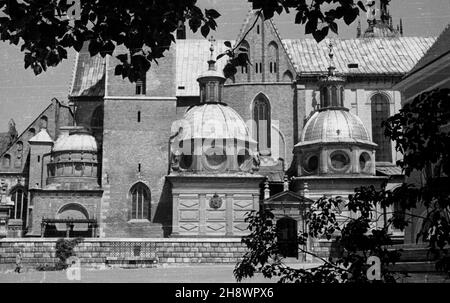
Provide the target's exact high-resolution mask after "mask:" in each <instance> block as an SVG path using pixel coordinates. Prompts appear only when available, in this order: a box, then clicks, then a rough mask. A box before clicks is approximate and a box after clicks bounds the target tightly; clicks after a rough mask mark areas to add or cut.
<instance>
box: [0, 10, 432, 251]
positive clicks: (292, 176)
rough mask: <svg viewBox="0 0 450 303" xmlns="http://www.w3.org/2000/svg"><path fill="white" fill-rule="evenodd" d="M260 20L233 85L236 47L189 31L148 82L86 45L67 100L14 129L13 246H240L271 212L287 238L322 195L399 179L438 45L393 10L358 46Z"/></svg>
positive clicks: (5, 186)
mask: <svg viewBox="0 0 450 303" xmlns="http://www.w3.org/2000/svg"><path fill="white" fill-rule="evenodd" d="M256 18H258V16H257V14H255V13H254V12H253V11H250V12H249V14H248V16H247V19H246V20H245V22H244V24H243V26H242V29H241V31H240V33H238V34H237V37H234V40H233V41H232V43H235V44H239V47H240V48H245V49H246V50H247V51H248V54H249V58H250V62H251V64H249V65H247V66H243V67H239V68H238V71H237V73H236V74H235V76H234V77H232V78H231V79H230V78H229V79H226V78H225V77H224V76H223V72H222V70H223V67H224V66H225V64H226V62H227V58H226V56H224V57H222V58H220V59H218V60H216V58H217V55H219V54H221V53H224V52H225V51H226V50H227V47H226V46H225V45H224V42H225V41H224V40H217V41H216V40H214V39H210V40H193V39H186V35H185V32H184V28H183V26H181V27H180V29H179V30H178V31H177V40H176V43H175V44H174V45H173V46H172V47H171V49H170V51H168V52H167V53H166V55H165V57H164V58H162V59H161V60H160V61H159V64H158V65H152V66H151V68H150V70H149V71H148V72H147V74H146V75H145V78H144V79H143V80H140V81H138V82H136V83H130V82H129V81H128V80H127V79H125V80H124V79H122V78H121V77H118V76H115V75H114V70H115V66H116V64H117V63H118V60H117V59H116V58H115V56H107V57H105V58H102V57H101V56H95V57H90V55H89V52H88V49H87V46H85V47H84V48H83V49H82V50H81V51H80V53H78V55H77V58H76V63H75V66H74V70H73V78H72V84H71V87H70V93H69V96H68V101H67V102H64V101H61V100H56V99H54V100H52V102H51V103H50V104H49V106H48V107H47V108H45V109H44V110H43V111H42V113H41V114H40V115H39V116H37V117H36V119H35V120H34V121H33V122H32V123H31V124H30V125H29V126H28V127H27V128H26V129H25V131H24V132H23V133H21V134H17V131H15V128H14V123H13V122H10V124H9V132H8V133H5V134H0V237H60V236H65V235H66V236H82V237H101V238H163V237H240V236H242V235H244V234H246V233H247V232H248V231H247V223H246V222H245V214H246V213H247V212H248V211H251V210H258V209H260V208H261V207H268V208H270V209H272V210H273V212H274V214H275V216H276V218H277V220H278V223H277V224H280V226H281V228H284V229H285V230H286V233H285V236H286V237H289V235H292V234H295V233H296V231H297V230H298V229H301V228H302V226H303V225H304V221H303V214H304V212H305V209H307V207H308V206H309V205H310V204H311V203H312V202H313V201H315V200H317V199H318V198H320V197H322V196H323V195H332V196H342V197H347V196H348V194H350V193H352V192H353V190H354V189H355V188H357V187H360V186H368V185H374V186H376V187H379V186H381V184H383V183H385V182H387V183H388V185H387V186H388V187H391V188H392V187H394V186H396V185H397V184H399V183H401V182H402V180H403V176H402V172H401V169H399V168H398V167H397V166H396V165H395V162H396V161H397V160H398V159H399V156H400V155H399V154H398V153H397V152H396V151H395V147H394V146H393V144H392V142H390V141H389V140H387V139H386V138H385V137H384V134H383V129H382V127H381V122H382V121H383V120H385V119H386V118H387V117H389V116H391V115H393V114H394V113H396V112H398V110H399V109H400V108H401V102H402V95H401V93H400V92H399V91H396V90H393V89H392V87H393V86H394V85H395V84H396V83H398V82H399V81H400V79H401V78H402V77H403V76H404V75H405V74H406V73H408V72H409V71H410V70H411V69H412V68H413V66H414V65H415V64H416V63H417V61H418V60H419V59H420V58H421V57H422V56H423V55H424V54H425V53H426V51H427V50H428V48H429V47H430V46H431V45H432V44H433V42H434V41H435V39H434V38H423V37H403V28H402V27H401V26H400V27H397V28H396V29H395V28H394V26H393V24H392V18H391V17H390V15H389V12H388V10H387V7H386V6H383V5H382V6H381V7H380V18H378V17H377V18H374V19H369V22H368V25H367V28H366V29H365V30H364V31H363V30H362V29H361V26H358V32H357V35H356V38H354V39H337V38H336V39H325V40H323V41H322V42H320V43H317V42H316V41H315V40H314V39H312V38H304V39H282V37H281V36H280V34H279V32H278V30H277V28H276V26H275V24H274V23H273V21H272V20H264V19H263V18H262V17H261V18H258V19H257V20H256ZM231 38H233V37H231ZM120 51H121V50H120V49H117V50H116V52H117V53H120ZM380 211H381V210H380ZM380 224H381V223H380ZM392 235H393V237H397V238H398V239H402V236H403V235H402V232H401V231H399V230H392ZM288 254H290V253H289V252H288Z"/></svg>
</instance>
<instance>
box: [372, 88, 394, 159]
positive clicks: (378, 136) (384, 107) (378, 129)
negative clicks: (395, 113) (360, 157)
mask: <svg viewBox="0 0 450 303" xmlns="http://www.w3.org/2000/svg"><path fill="white" fill-rule="evenodd" d="M371 103H372V140H373V142H375V143H376V144H378V149H377V151H376V153H375V160H376V161H381V162H392V148H391V140H390V139H389V138H387V137H385V136H384V129H383V127H382V126H381V124H382V122H383V121H385V120H386V119H387V118H388V117H389V115H390V113H389V100H388V99H387V98H386V96H384V95H382V94H375V95H374V96H372V98H371Z"/></svg>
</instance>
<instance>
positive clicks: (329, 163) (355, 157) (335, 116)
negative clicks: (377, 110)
mask: <svg viewBox="0 0 450 303" xmlns="http://www.w3.org/2000/svg"><path fill="white" fill-rule="evenodd" d="M376 147H377V144H375V143H373V142H372V141H371V139H370V136H369V133H368V131H367V129H366V128H365V126H364V124H363V123H362V121H361V120H360V119H359V118H358V117H357V116H355V115H353V114H352V113H351V112H350V111H349V110H348V109H346V108H326V109H322V110H319V111H317V112H315V113H314V114H313V115H312V117H311V118H310V119H309V120H308V122H307V123H306V125H305V127H304V129H303V133H302V140H301V142H300V143H298V144H296V145H295V148H294V154H295V157H296V161H297V172H298V175H299V176H312V175H330V174H333V175H358V174H359V175H375V149H376Z"/></svg>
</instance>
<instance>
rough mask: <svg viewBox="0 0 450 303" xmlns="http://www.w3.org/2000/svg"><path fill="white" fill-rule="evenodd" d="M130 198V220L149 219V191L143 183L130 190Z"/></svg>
mask: <svg viewBox="0 0 450 303" xmlns="http://www.w3.org/2000/svg"><path fill="white" fill-rule="evenodd" d="M130 196H131V219H132V220H149V219H150V201H151V199H150V190H149V188H148V187H147V186H146V185H145V184H143V183H137V184H135V185H134V186H133V187H132V188H131V190H130Z"/></svg>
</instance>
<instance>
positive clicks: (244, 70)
mask: <svg viewBox="0 0 450 303" xmlns="http://www.w3.org/2000/svg"><path fill="white" fill-rule="evenodd" d="M239 48H243V49H246V50H247V56H248V59H249V60H250V44H249V43H248V42H247V41H246V40H243V41H242V42H241V45H240V46H239ZM241 73H242V74H247V79H246V80H247V81H250V73H249V72H248V65H246V66H243V67H242V68H241ZM242 80H245V76H243V78H242Z"/></svg>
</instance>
